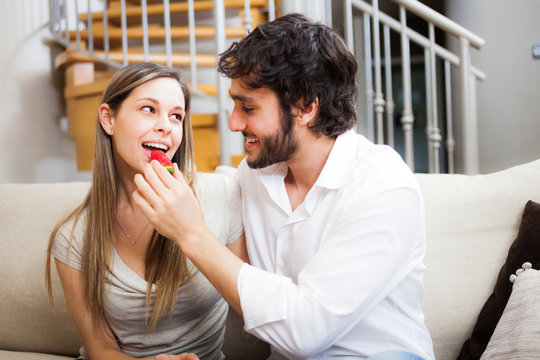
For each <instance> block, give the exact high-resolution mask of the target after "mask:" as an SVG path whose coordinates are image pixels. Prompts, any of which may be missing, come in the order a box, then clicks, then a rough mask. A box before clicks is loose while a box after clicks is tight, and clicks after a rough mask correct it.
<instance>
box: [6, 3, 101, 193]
mask: <svg viewBox="0 0 540 360" xmlns="http://www.w3.org/2000/svg"><path fill="white" fill-rule="evenodd" d="M48 18H49V16H48V1H47V0H2V1H0V49H1V51H0V79H1V81H0V83H1V85H0V86H1V88H0V109H2V116H1V117H0V182H2V183H7V182H19V183H32V182H60V181H77V180H88V179H90V173H88V172H77V169H76V160H75V143H74V141H73V140H72V139H71V138H69V137H68V136H67V135H66V134H65V133H64V132H62V131H61V130H60V125H59V123H60V120H59V119H60V118H61V117H62V116H63V115H64V105H63V103H62V88H61V87H62V83H61V81H59V78H58V77H53V76H52V75H51V74H54V70H51V69H52V66H53V65H52V62H53V59H51V46H50V45H49V44H48V43H47V42H48V40H47V39H48V38H49V35H48V34H49V32H48V29H47V25H46V23H47V21H48Z"/></svg>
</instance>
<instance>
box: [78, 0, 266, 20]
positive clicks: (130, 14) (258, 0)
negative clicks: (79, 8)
mask: <svg viewBox="0 0 540 360" xmlns="http://www.w3.org/2000/svg"><path fill="white" fill-rule="evenodd" d="M224 3H225V8H240V9H243V8H244V0H225V2H224ZM250 5H251V7H252V8H253V7H266V6H268V1H267V0H251V2H250ZM213 7H214V2H213V1H212V0H199V1H195V2H194V4H193V9H194V11H203V10H212V9H213ZM164 9H165V7H164V5H163V4H148V5H147V6H146V12H147V14H148V15H161V14H163V12H164ZM187 11H188V3H187V2H180V3H170V4H169V12H170V13H171V14H173V13H182V12H187ZM141 16H142V8H141V6H137V5H126V18H137V17H138V18H139V19H140V18H141ZM107 18H108V20H109V21H110V22H115V23H120V21H121V18H122V10H121V8H120V7H119V6H111V8H110V9H108V11H107ZM79 20H80V21H83V22H87V21H88V13H82V14H80V15H79ZM95 20H103V12H101V11H96V12H92V21H95Z"/></svg>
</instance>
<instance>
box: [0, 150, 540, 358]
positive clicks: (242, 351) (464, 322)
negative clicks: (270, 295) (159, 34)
mask: <svg viewBox="0 0 540 360" xmlns="http://www.w3.org/2000/svg"><path fill="white" fill-rule="evenodd" d="M219 172H222V173H231V172H232V169H231V168H221V169H219ZM417 178H418V181H419V183H420V185H421V187H422V190H423V193H424V198H425V203H426V213H427V242H428V251H427V255H426V259H425V263H426V266H427V271H426V276H425V286H426V297H425V301H424V310H425V316H426V324H427V326H428V327H429V329H430V331H431V335H432V337H433V342H434V347H435V355H436V358H437V359H438V360H446V359H455V358H456V356H457V355H458V353H459V350H460V348H461V346H462V344H463V342H464V340H465V339H466V338H467V337H468V336H469V335H470V333H471V329H472V327H473V325H474V323H475V321H476V317H477V315H478V312H479V311H480V308H481V307H482V305H483V303H484V301H485V300H486V298H487V297H488V295H489V294H490V292H491V291H492V287H493V284H494V282H495V279H496V277H497V274H498V271H499V268H500V267H501V265H502V264H503V263H504V260H505V258H506V254H507V251H508V248H509V245H510V244H511V242H512V241H513V240H514V238H515V236H516V234H517V228H518V226H519V223H520V220H521V215H522V212H523V207H524V206H525V203H526V201H527V200H533V201H536V202H540V160H538V161H534V162H531V163H528V164H524V165H520V166H516V167H513V168H510V169H507V170H505V171H501V172H497V173H493V174H488V175H479V176H465V175H432V174H418V175H417ZM87 189H88V184H87V183H61V184H28V185H26V184H0V249H1V252H0V289H1V290H0V359H1V360H3V359H20V360H25V359H40V360H47V359H69V358H73V357H75V356H76V354H77V352H78V348H79V346H80V345H81V342H80V340H79V338H78V335H77V332H76V331H75V329H74V327H73V325H72V323H71V321H70V320H69V318H68V315H67V312H66V309H65V303H64V301H63V296H62V290H61V287H60V284H59V282H58V279H57V278H56V277H55V278H54V281H53V285H54V289H55V294H56V295H55V300H56V301H55V305H54V307H51V306H50V305H49V303H48V300H47V295H46V292H45V287H44V263H45V251H46V246H47V238H48V235H49V231H50V230H51V228H52V226H53V224H54V223H55V221H56V220H57V219H58V218H60V217H61V216H62V215H63V214H65V213H66V212H67V211H68V210H69V209H71V208H73V207H74V206H75V205H76V204H78V203H79V202H80V201H81V200H82V198H83V196H84V195H85V193H86V191H87ZM224 352H225V353H226V354H227V355H228V358H229V359H251V360H257V359H262V358H265V354H266V353H267V348H266V347H264V344H263V343H262V342H260V341H257V340H254V339H253V338H251V337H249V336H247V335H246V334H243V332H242V324H241V319H240V318H239V317H237V316H234V314H230V317H229V320H228V333H227V338H226V343H225V348H224Z"/></svg>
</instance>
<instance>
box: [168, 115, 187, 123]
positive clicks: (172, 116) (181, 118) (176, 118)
mask: <svg viewBox="0 0 540 360" xmlns="http://www.w3.org/2000/svg"><path fill="white" fill-rule="evenodd" d="M171 118H173V119H174V120H176V121H179V122H182V120H184V118H183V117H182V115H180V114H172V115H171Z"/></svg>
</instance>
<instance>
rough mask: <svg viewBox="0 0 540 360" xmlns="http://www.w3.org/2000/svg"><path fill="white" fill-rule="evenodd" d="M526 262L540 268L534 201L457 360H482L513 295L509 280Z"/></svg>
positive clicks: (539, 223) (539, 213)
mask: <svg viewBox="0 0 540 360" xmlns="http://www.w3.org/2000/svg"><path fill="white" fill-rule="evenodd" d="M525 262H530V263H531V264H532V266H533V268H537V269H538V268H540V204H538V203H535V202H533V201H528V202H527V204H526V205H525V210H524V212H523V217H522V219H521V224H520V226H519V231H518V235H517V237H516V239H515V240H514V242H513V243H512V245H511V246H510V250H509V251H508V256H507V258H506V262H505V263H504V265H503V266H502V268H501V270H500V271H499V275H498V277H497V282H496V283H495V288H494V289H493V293H492V294H491V295H490V296H489V298H488V299H487V301H486V303H485V304H484V306H483V307H482V310H481V311H480V314H479V315H478V319H477V321H476V324H475V326H474V328H473V332H472V334H471V337H470V338H469V339H468V340H467V341H465V343H464V344H463V347H462V348H461V352H460V354H459V356H458V360H478V359H480V356H481V355H482V353H483V352H484V351H485V349H486V347H487V344H488V342H489V340H490V338H491V335H492V334H493V331H494V330H495V327H496V326H497V323H498V322H499V319H500V318H501V315H502V314H503V311H504V308H505V307H506V303H507V302H508V298H509V297H510V294H511V293H512V283H510V281H509V280H508V278H509V276H510V274H513V273H514V272H515V271H516V269H519V268H520V267H521V265H522V264H523V263H525Z"/></svg>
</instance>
